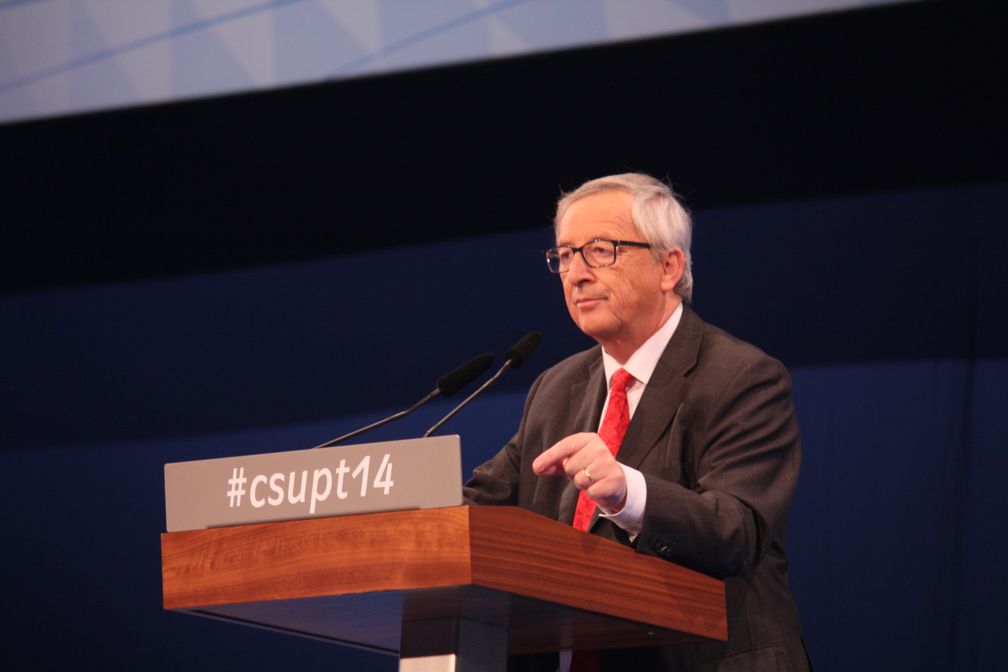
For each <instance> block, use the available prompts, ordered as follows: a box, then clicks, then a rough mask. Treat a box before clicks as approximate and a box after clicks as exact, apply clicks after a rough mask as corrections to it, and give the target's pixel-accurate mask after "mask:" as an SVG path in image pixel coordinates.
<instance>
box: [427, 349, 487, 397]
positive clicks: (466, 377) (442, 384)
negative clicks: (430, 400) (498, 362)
mask: <svg viewBox="0 0 1008 672" xmlns="http://www.w3.org/2000/svg"><path fill="white" fill-rule="evenodd" d="M493 361H494V356H493V355H491V354H490V353H489V352H484V353H483V354H482V355H480V356H479V357H474V358H473V359H471V360H469V361H468V362H466V363H465V364H463V365H462V366H460V367H458V368H457V369H455V370H454V371H452V372H451V373H446V374H445V375H443V376H441V378H440V379H439V380H438V381H437V389H438V392H440V393H441V394H442V395H443V396H445V397H447V396H448V395H450V394H454V393H455V392H458V391H459V390H461V389H462V388H463V387H465V386H466V385H468V384H469V383H471V382H472V381H473V380H475V379H476V378H477V377H478V376H479V375H480V374H481V373H483V372H484V371H486V370H487V369H489V368H490V365H491V364H493Z"/></svg>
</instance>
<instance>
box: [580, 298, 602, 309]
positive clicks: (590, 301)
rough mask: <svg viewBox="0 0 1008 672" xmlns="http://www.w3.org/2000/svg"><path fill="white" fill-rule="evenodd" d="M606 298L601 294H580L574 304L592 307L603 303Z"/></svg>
mask: <svg viewBox="0 0 1008 672" xmlns="http://www.w3.org/2000/svg"><path fill="white" fill-rule="evenodd" d="M604 300H605V299H604V297H601V296H579V297H578V298H576V299H574V305H575V306H577V307H578V308H591V307H592V306H595V305H598V304H599V303H602V301H604Z"/></svg>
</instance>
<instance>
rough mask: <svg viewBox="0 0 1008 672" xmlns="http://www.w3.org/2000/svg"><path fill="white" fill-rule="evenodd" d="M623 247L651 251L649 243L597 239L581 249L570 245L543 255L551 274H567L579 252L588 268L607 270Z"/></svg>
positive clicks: (555, 248)
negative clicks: (641, 248)
mask: <svg viewBox="0 0 1008 672" xmlns="http://www.w3.org/2000/svg"><path fill="white" fill-rule="evenodd" d="M621 247H643V248H645V249H651V245H650V244H649V243H639V242H637V241H634V240H605V239H603V238H596V239H595V240H592V241H589V242H587V243H585V244H584V245H582V246H581V247H572V246H570V245H561V246H559V247H551V248H550V249H548V250H546V251H545V252H544V253H543V254H545V255H546V267H547V268H549V270H550V273H566V272H567V271H569V270H570V266H571V263H573V261H574V255H575V254H577V253H578V252H580V253H581V258H582V259H584V261H585V264H587V265H588V268H605V267H606V266H612V265H613V264H615V263H616V255H617V254H619V249H620V248H621Z"/></svg>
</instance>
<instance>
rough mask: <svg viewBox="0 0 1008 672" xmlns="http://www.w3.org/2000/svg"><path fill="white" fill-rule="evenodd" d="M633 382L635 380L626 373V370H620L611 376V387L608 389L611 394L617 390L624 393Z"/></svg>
mask: <svg viewBox="0 0 1008 672" xmlns="http://www.w3.org/2000/svg"><path fill="white" fill-rule="evenodd" d="M635 380H637V379H636V378H634V377H633V376H632V375H631V374H629V373H627V370H626V369H620V370H619V371H617V372H616V373H614V374H613V377H612V385H611V387H610V390H611V391H613V392H615V391H616V390H619V391H620V392H626V389H627V388H628V387H630V385H632V384H633V382H634V381H635Z"/></svg>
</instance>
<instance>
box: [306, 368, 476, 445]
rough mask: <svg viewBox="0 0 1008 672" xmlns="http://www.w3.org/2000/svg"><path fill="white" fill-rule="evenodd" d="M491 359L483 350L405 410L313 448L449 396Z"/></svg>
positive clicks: (341, 439)
mask: <svg viewBox="0 0 1008 672" xmlns="http://www.w3.org/2000/svg"><path fill="white" fill-rule="evenodd" d="M493 361H494V356H493V355H491V354H490V353H489V352H484V353H483V354H482V355H480V356H479V357H474V358H473V359H471V360H469V361H468V362H466V363H465V364H463V365H462V366H460V367H458V368H457V369H454V370H452V371H450V372H448V373H446V374H445V375H443V376H441V377H440V378H439V379H438V381H437V387H435V388H434V389H433V390H431V391H430V393H429V394H428V395H427V396H426V397H424V398H423V399H421V400H420V401H418V402H417V403H415V404H413V405H412V406H410V407H409V408H407V409H406V410H403V411H399V412H398V413H393V414H392V415H390V416H388V417H387V418H383V419H382V420H379V421H377V422H372V423H371V424H370V425H368V426H367V427H361V428H360V429H355V430H354V431H352V432H350V433H348V434H344V435H343V436H338V437H336V438H335V439H331V440H329V441H326V442H325V443H320V444H319V445H317V446H315V448H329V447H330V446H335V445H336V444H337V443H342V442H343V441H346V440H347V439H352V438H353V437H355V436H357V435H358V434H363V433H364V432H367V431H369V430H372V429H377V428H378V427H381V426H382V425H386V424H388V423H390V422H392V421H393V420H398V419H399V418H403V417H406V416H407V415H409V414H410V413H412V412H413V411H415V410H417V409H418V408H420V407H421V406H423V405H424V404H426V403H427V402H428V401H430V400H431V399H434V398H435V397H438V396H445V397H447V396H451V395H452V394H455V393H456V392H458V391H459V390H461V389H462V388H463V387H465V386H466V385H468V384H469V383H471V382H472V381H474V380H475V379H476V378H478V377H479V376H480V375H481V374H482V373H483V372H484V371H486V370H487V369H489V368H490V365H491V364H493ZM315 448H312V450H314V449H315Z"/></svg>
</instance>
